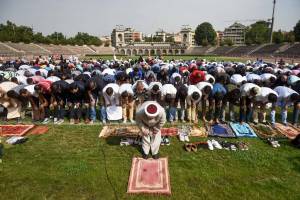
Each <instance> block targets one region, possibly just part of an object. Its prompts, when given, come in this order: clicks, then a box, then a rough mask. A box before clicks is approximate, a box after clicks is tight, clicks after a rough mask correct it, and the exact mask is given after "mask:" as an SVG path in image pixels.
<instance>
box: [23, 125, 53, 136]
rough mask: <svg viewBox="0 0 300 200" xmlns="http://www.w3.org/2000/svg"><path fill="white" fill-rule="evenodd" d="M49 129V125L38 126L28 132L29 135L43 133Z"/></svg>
mask: <svg viewBox="0 0 300 200" xmlns="http://www.w3.org/2000/svg"><path fill="white" fill-rule="evenodd" d="M48 130H49V128H48V126H36V127H34V128H33V129H31V130H30V131H29V132H28V134H29V135H41V134H45V133H47V132H48Z"/></svg>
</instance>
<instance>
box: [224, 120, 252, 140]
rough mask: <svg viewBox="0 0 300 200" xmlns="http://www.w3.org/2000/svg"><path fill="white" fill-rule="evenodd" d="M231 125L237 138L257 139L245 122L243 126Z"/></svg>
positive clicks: (231, 123) (238, 124)
mask: <svg viewBox="0 0 300 200" xmlns="http://www.w3.org/2000/svg"><path fill="white" fill-rule="evenodd" d="M229 124H230V127H231V128H232V130H233V131H234V133H235V135H236V136H237V137H257V135H256V134H255V132H254V130H253V129H252V128H251V127H250V126H249V124H247V123H245V122H244V123H243V124H240V123H238V122H237V123H233V122H230V123H229Z"/></svg>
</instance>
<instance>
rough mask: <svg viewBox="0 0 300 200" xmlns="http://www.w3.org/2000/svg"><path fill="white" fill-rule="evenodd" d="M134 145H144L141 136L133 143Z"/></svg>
mask: <svg viewBox="0 0 300 200" xmlns="http://www.w3.org/2000/svg"><path fill="white" fill-rule="evenodd" d="M133 144H135V145H142V138H141V137H140V136H137V137H136V138H135V140H134V141H133Z"/></svg>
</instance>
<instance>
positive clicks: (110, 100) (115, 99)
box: [102, 83, 120, 106]
mask: <svg viewBox="0 0 300 200" xmlns="http://www.w3.org/2000/svg"><path fill="white" fill-rule="evenodd" d="M109 87H111V88H112V89H113V93H112V95H111V96H109V95H108V94H107V93H106V89H107V88H109ZM119 88H120V87H119V86H118V84H116V83H109V84H107V85H106V86H105V87H104V88H103V90H102V93H103V97H104V100H105V103H106V104H110V105H111V106H114V105H117V104H119Z"/></svg>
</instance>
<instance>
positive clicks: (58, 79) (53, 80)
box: [46, 76, 60, 82]
mask: <svg viewBox="0 0 300 200" xmlns="http://www.w3.org/2000/svg"><path fill="white" fill-rule="evenodd" d="M46 79H47V80H49V81H52V82H56V81H60V78H59V77H57V76H49V77H48V78H46Z"/></svg>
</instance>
